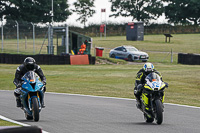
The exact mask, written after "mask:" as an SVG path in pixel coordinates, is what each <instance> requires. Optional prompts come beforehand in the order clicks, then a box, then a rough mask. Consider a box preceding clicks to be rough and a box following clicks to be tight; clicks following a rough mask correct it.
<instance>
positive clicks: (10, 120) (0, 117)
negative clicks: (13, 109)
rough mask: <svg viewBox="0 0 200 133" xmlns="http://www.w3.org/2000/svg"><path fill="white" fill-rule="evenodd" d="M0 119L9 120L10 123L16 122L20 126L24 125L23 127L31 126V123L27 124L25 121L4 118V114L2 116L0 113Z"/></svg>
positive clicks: (43, 132)
mask: <svg viewBox="0 0 200 133" xmlns="http://www.w3.org/2000/svg"><path fill="white" fill-rule="evenodd" d="M0 119H2V120H4V121H8V122H11V123H15V124H18V125H21V126H25V127H28V126H31V125H28V124H25V123H21V122H18V121H15V120H12V119H9V118H6V117H4V116H2V115H0ZM42 133H48V132H47V131H44V130H42Z"/></svg>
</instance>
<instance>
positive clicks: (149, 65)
mask: <svg viewBox="0 0 200 133" xmlns="http://www.w3.org/2000/svg"><path fill="white" fill-rule="evenodd" d="M143 69H144V71H145V72H147V73H149V72H152V71H153V70H154V66H153V64H152V63H145V64H144V66H143Z"/></svg>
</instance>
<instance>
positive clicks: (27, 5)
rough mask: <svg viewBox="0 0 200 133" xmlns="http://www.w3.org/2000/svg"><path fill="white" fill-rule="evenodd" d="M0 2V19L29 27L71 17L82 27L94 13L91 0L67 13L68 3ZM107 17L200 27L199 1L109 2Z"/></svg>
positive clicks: (39, 0) (44, 0)
mask: <svg viewBox="0 0 200 133" xmlns="http://www.w3.org/2000/svg"><path fill="white" fill-rule="evenodd" d="M51 2H52V0H1V1H0V18H1V19H3V17H4V19H6V20H9V19H12V20H17V21H19V20H21V21H27V22H32V23H47V22H49V23H50V22H51V21H52V18H53V21H54V22H64V21H66V20H67V19H68V17H69V16H70V15H71V14H73V13H77V14H78V16H79V17H78V19H77V21H80V22H81V23H83V24H84V26H85V24H86V22H87V20H88V18H90V17H92V16H93V14H94V13H95V12H96V11H95V6H94V2H95V0H76V1H75V2H74V3H73V5H74V9H70V7H69V4H68V0H53V12H52V3H51ZM109 2H111V4H112V5H111V11H112V14H111V15H110V17H112V16H114V17H118V16H123V17H132V20H133V21H143V22H144V23H146V24H148V23H149V21H150V20H152V19H155V20H156V19H158V17H160V16H161V15H163V14H165V16H166V19H168V22H169V23H174V24H175V25H189V24H194V25H199V24H200V0H109Z"/></svg>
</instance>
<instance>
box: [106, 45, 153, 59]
mask: <svg viewBox="0 0 200 133" xmlns="http://www.w3.org/2000/svg"><path fill="white" fill-rule="evenodd" d="M109 56H110V57H111V58H117V59H124V60H128V61H135V60H141V61H143V62H146V61H147V60H148V59H149V55H148V54H147V53H145V52H142V51H139V50H138V49H137V48H135V47H133V46H120V47H116V48H114V49H111V50H110V53H109Z"/></svg>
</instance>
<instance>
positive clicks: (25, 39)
mask: <svg viewBox="0 0 200 133" xmlns="http://www.w3.org/2000/svg"><path fill="white" fill-rule="evenodd" d="M26 47H27V36H25V49H26Z"/></svg>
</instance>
